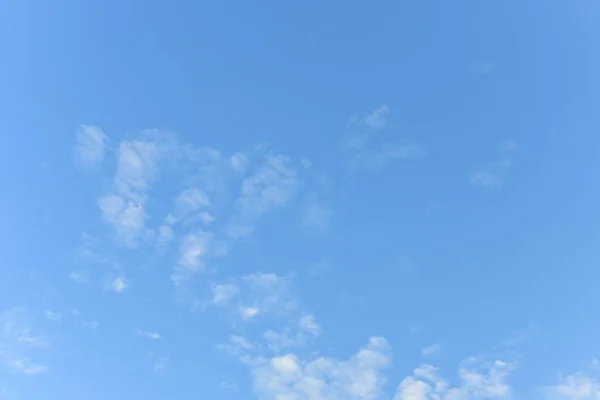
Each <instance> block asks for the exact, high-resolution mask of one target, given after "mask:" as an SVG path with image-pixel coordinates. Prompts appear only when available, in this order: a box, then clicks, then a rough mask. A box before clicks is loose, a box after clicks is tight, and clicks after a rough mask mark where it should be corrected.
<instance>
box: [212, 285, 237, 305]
mask: <svg viewBox="0 0 600 400" xmlns="http://www.w3.org/2000/svg"><path fill="white" fill-rule="evenodd" d="M237 292H238V287H237V286H236V285H233V284H213V285H212V303H213V304H226V303H228V302H229V301H230V300H231V299H232V298H233V297H234V296H235V295H236V294H237Z"/></svg>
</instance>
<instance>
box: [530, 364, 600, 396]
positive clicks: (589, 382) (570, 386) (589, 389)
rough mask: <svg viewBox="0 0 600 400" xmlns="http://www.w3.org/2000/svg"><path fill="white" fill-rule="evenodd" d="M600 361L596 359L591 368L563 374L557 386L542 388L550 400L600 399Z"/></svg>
mask: <svg viewBox="0 0 600 400" xmlns="http://www.w3.org/2000/svg"><path fill="white" fill-rule="evenodd" d="M599 372H600V362H599V361H597V360H594V362H593V363H592V366H591V368H589V369H588V370H586V371H582V372H577V373H574V374H571V375H567V376H561V377H560V378H559V381H558V383H557V384H556V385H555V386H551V387H545V388H542V392H543V393H544V394H545V396H546V398H548V399H550V400H600V379H599V377H600V373H599Z"/></svg>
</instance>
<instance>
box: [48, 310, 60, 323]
mask: <svg viewBox="0 0 600 400" xmlns="http://www.w3.org/2000/svg"><path fill="white" fill-rule="evenodd" d="M44 316H45V317H46V318H47V319H49V320H50V321H54V322H60V321H61V319H62V314H61V313H57V312H54V311H52V310H50V309H48V310H46V311H44Z"/></svg>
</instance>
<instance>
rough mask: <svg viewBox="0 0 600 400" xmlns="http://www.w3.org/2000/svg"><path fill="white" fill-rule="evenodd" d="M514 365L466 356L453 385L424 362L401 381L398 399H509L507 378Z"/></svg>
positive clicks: (509, 392)
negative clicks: (456, 380)
mask: <svg viewBox="0 0 600 400" xmlns="http://www.w3.org/2000/svg"><path fill="white" fill-rule="evenodd" d="M512 368H513V367H512V366H511V365H510V364H507V363H504V362H502V361H495V362H493V363H491V365H489V364H486V363H482V362H481V361H478V360H476V359H473V358H471V359H467V360H465V361H464V362H463V365H462V367H461V368H460V369H459V371H458V376H459V379H460V384H459V385H458V386H452V385H450V383H448V382H447V381H446V380H444V379H442V378H440V377H439V376H438V374H437V369H436V368H434V367H432V366H431V365H422V366H420V367H419V368H417V369H415V370H414V373H413V375H412V376H409V377H406V378H405V379H404V380H403V381H402V382H401V383H400V386H399V387H398V391H397V392H396V397H395V400H438V399H439V400H476V399H509V398H510V396H511V394H512V391H511V387H510V386H509V384H508V382H507V378H508V376H509V374H510V372H511V370H512Z"/></svg>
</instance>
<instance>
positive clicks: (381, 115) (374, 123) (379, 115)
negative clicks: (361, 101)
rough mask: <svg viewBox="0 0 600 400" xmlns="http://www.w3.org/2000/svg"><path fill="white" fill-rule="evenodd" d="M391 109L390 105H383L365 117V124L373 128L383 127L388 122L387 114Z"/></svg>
mask: <svg viewBox="0 0 600 400" xmlns="http://www.w3.org/2000/svg"><path fill="white" fill-rule="evenodd" d="M389 111H390V109H389V107H388V106H385V105H383V106H381V107H379V108H378V109H376V110H374V111H373V112H372V113H370V114H369V115H367V116H366V117H365V118H364V122H365V124H367V126H368V127H369V128H371V129H381V128H383V127H384V126H385V124H386V122H387V115H388V113H389Z"/></svg>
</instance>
